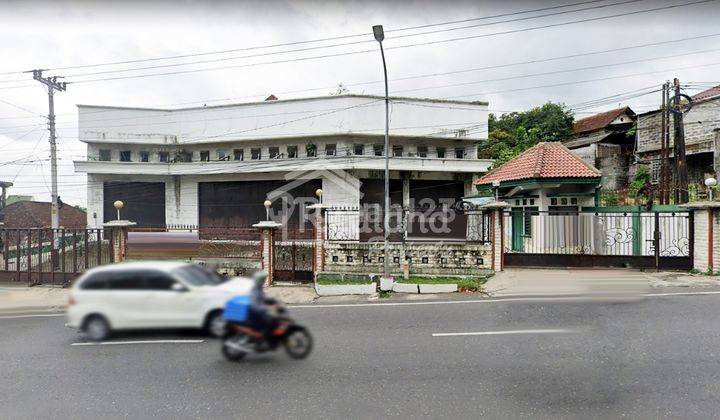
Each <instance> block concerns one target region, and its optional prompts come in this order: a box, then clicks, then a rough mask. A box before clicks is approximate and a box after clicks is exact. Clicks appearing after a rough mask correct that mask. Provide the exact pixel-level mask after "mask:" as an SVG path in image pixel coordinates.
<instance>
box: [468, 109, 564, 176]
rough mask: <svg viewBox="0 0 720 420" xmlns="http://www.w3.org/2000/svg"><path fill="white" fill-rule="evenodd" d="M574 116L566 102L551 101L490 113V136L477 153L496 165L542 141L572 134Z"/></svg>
mask: <svg viewBox="0 0 720 420" xmlns="http://www.w3.org/2000/svg"><path fill="white" fill-rule="evenodd" d="M574 122H575V117H574V116H573V114H572V111H571V110H570V109H568V108H567V107H566V106H565V105H564V104H555V103H552V102H548V103H546V104H544V105H542V106H539V107H536V108H533V109H531V110H528V111H524V112H510V113H507V114H502V115H500V116H499V117H498V116H496V115H495V114H490V115H489V116H488V132H489V134H488V140H487V141H486V142H484V143H482V144H481V145H480V146H479V147H478V156H479V157H481V158H485V159H494V160H495V163H494V164H493V166H494V167H497V166H499V165H501V164H503V163H505V162H507V161H508V160H510V159H512V158H513V157H515V156H517V155H518V154H520V153H522V152H524V151H525V150H527V149H529V148H531V147H532V146H534V145H536V144H538V143H539V142H543V141H563V140H565V139H567V138H568V137H570V134H572V129H573V124H574Z"/></svg>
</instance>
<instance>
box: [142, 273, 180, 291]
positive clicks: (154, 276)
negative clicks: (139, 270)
mask: <svg viewBox="0 0 720 420" xmlns="http://www.w3.org/2000/svg"><path fill="white" fill-rule="evenodd" d="M143 277H144V278H145V289H147V290H172V286H173V284H175V283H176V281H175V279H173V278H172V277H170V276H168V275H166V274H163V273H153V272H150V273H146V274H144V276H143Z"/></svg>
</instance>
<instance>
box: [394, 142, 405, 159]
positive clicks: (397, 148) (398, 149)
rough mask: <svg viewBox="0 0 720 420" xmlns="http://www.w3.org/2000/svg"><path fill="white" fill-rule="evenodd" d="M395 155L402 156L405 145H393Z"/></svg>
mask: <svg viewBox="0 0 720 420" xmlns="http://www.w3.org/2000/svg"><path fill="white" fill-rule="evenodd" d="M392 151H393V156H394V157H401V156H402V155H403V147H402V146H400V145H397V144H396V145H395V146H393V147H392Z"/></svg>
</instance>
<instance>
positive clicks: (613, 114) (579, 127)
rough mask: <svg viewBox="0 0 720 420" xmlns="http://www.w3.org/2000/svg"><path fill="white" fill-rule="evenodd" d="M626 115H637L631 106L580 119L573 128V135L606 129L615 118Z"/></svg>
mask: <svg viewBox="0 0 720 420" xmlns="http://www.w3.org/2000/svg"><path fill="white" fill-rule="evenodd" d="M624 113H627V114H630V115H635V113H634V112H633V110H632V109H630V107H629V106H624V107H622V108H618V109H613V110H610V111H606V112H601V113H600V114H595V115H591V116H589V117H585V118H580V119H579V120H577V121H575V126H574V127H573V134H577V133H586V132H588V131H595V130H599V129H601V128H605V127H607V126H608V125H609V124H610V123H611V122H613V121H614V120H615V118H617V117H619V116H621V115H622V114H624Z"/></svg>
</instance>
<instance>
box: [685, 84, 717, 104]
mask: <svg viewBox="0 0 720 420" xmlns="http://www.w3.org/2000/svg"><path fill="white" fill-rule="evenodd" d="M716 96H720V85H718V86H715V87H713V88H710V89H708V90H704V91H702V92H700V93H697V94H695V95H694V96H693V97H692V98H693V100H694V101H702V100H705V99H710V98H714V97H716Z"/></svg>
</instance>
